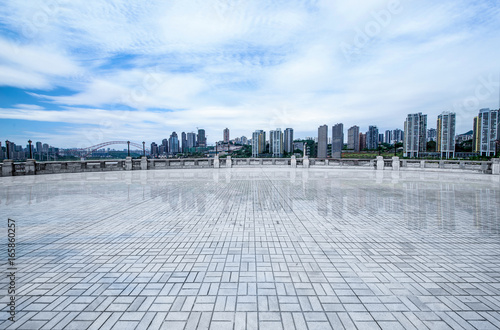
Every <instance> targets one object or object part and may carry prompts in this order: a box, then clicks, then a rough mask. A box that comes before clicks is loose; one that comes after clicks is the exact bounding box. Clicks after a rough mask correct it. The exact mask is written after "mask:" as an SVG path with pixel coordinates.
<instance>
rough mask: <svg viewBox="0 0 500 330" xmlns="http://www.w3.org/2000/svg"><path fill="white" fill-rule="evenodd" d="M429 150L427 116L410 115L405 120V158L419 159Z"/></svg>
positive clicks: (419, 114)
mask: <svg viewBox="0 0 500 330" xmlns="http://www.w3.org/2000/svg"><path fill="white" fill-rule="evenodd" d="M426 150H427V115H422V113H421V112H419V113H415V114H409V115H408V117H407V118H406V120H405V128H404V141H403V156H404V157H418V155H419V153H421V152H425V151H426Z"/></svg>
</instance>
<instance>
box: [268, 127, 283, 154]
mask: <svg viewBox="0 0 500 330" xmlns="http://www.w3.org/2000/svg"><path fill="white" fill-rule="evenodd" d="M269 153H271V154H272V155H273V157H282V156H283V132H281V128H277V129H276V130H274V131H270V132H269Z"/></svg>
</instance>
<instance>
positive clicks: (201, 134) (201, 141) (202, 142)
mask: <svg viewBox="0 0 500 330" xmlns="http://www.w3.org/2000/svg"><path fill="white" fill-rule="evenodd" d="M206 146H207V138H206V136H205V130H204V129H201V128H200V129H199V130H198V147H202V148H204V147H206Z"/></svg>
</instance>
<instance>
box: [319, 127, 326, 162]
mask: <svg viewBox="0 0 500 330" xmlns="http://www.w3.org/2000/svg"><path fill="white" fill-rule="evenodd" d="M327 157H328V126H327V125H323V126H320V127H318V158H327Z"/></svg>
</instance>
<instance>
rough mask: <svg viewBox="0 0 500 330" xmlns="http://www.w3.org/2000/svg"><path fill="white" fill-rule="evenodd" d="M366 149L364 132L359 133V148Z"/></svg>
mask: <svg viewBox="0 0 500 330" xmlns="http://www.w3.org/2000/svg"><path fill="white" fill-rule="evenodd" d="M365 149H366V134H364V133H359V150H365Z"/></svg>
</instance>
